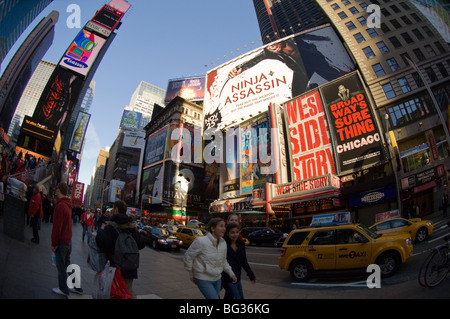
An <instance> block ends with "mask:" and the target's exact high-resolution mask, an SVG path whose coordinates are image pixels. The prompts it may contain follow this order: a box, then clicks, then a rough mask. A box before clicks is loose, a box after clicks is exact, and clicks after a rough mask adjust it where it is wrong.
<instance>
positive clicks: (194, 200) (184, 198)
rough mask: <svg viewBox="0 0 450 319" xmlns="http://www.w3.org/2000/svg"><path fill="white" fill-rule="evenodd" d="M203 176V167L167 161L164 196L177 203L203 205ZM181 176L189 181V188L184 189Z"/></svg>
mask: <svg viewBox="0 0 450 319" xmlns="http://www.w3.org/2000/svg"><path fill="white" fill-rule="evenodd" d="M203 177H204V170H203V168H202V167H196V166H191V165H185V164H179V165H178V164H176V163H174V162H172V161H167V162H165V168H164V183H163V184H164V186H163V189H164V193H163V197H164V198H165V199H166V200H167V201H169V202H171V203H173V204H175V205H183V206H188V205H192V204H196V205H201V204H202V193H203ZM180 178H184V179H186V180H187V181H189V183H188V184H187V189H183V186H182V185H181V181H180Z"/></svg>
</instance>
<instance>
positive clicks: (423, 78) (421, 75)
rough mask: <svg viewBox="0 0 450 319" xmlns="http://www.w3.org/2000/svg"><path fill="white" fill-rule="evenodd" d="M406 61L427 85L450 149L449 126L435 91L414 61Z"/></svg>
mask: <svg viewBox="0 0 450 319" xmlns="http://www.w3.org/2000/svg"><path fill="white" fill-rule="evenodd" d="M406 60H408V63H409V65H410V66H412V67H413V69H414V70H416V71H417V73H418V74H419V76H420V78H421V79H422V82H423V83H424V84H425V87H426V88H427V90H428V94H429V95H430V97H431V100H432V101H433V104H434V107H435V108H436V112H437V114H438V116H439V119H440V121H441V124H442V127H443V129H444V132H445V136H446V137H447V144H448V147H450V134H449V132H448V128H447V125H446V124H445V120H444V117H443V115H442V112H441V108H440V107H439V104H438V102H437V100H436V97H435V96H434V93H433V91H432V90H431V88H430V85H429V84H428V81H427V80H426V79H425V77H424V76H423V74H422V71H421V70H420V69H419V67H418V66H417V65H416V64H415V63H414V62H413V61H411V60H410V59H408V58H406Z"/></svg>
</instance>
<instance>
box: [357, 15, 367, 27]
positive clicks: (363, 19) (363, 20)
mask: <svg viewBox="0 0 450 319" xmlns="http://www.w3.org/2000/svg"><path fill="white" fill-rule="evenodd" d="M358 21H359V23H361V25H366V24H367V20H366V18H364V17H359V18H358Z"/></svg>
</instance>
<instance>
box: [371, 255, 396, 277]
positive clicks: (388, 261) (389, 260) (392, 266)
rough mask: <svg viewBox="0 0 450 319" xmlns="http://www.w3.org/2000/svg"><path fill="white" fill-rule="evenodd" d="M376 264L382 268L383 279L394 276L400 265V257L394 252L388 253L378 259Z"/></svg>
mask: <svg viewBox="0 0 450 319" xmlns="http://www.w3.org/2000/svg"><path fill="white" fill-rule="evenodd" d="M376 264H377V265H378V266H380V270H381V277H384V278H386V277H390V276H392V275H393V274H394V273H395V271H396V270H397V268H398V265H399V264H400V262H399V258H398V256H397V255H396V254H395V253H393V252H387V253H384V254H382V255H381V256H380V257H378V259H377V262H376Z"/></svg>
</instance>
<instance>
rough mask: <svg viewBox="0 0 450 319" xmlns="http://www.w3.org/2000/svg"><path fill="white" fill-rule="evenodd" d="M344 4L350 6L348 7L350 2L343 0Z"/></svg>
mask: <svg viewBox="0 0 450 319" xmlns="http://www.w3.org/2000/svg"><path fill="white" fill-rule="evenodd" d="M342 3H343V4H344V5H345V6H348V5H349V4H350V1H349V0H342Z"/></svg>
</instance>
